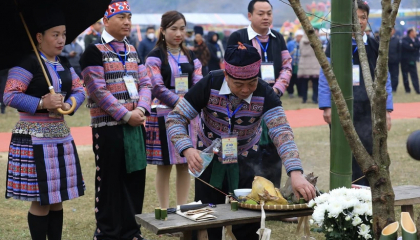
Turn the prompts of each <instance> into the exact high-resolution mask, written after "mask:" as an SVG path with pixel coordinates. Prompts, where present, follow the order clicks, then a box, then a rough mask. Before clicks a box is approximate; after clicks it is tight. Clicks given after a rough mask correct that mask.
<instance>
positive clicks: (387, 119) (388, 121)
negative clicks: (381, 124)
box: [386, 112, 392, 131]
mask: <svg viewBox="0 0 420 240" xmlns="http://www.w3.org/2000/svg"><path fill="white" fill-rule="evenodd" d="M391 125H392V124H391V114H390V112H386V127H387V129H388V131H390V130H391Z"/></svg>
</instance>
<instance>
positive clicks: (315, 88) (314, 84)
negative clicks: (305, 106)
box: [298, 77, 319, 103]
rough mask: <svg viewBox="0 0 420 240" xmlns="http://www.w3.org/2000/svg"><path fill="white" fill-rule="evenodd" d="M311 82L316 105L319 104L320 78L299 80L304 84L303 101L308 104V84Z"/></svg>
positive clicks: (313, 99)
mask: <svg viewBox="0 0 420 240" xmlns="http://www.w3.org/2000/svg"><path fill="white" fill-rule="evenodd" d="M309 80H311V81H312V90H313V95H312V101H313V102H314V103H318V80H319V78H314V77H312V78H299V80H298V81H299V82H300V83H301V84H302V101H303V102H304V103H306V101H307V100H308V82H309Z"/></svg>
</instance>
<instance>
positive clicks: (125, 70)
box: [109, 43, 127, 75]
mask: <svg viewBox="0 0 420 240" xmlns="http://www.w3.org/2000/svg"><path fill="white" fill-rule="evenodd" d="M109 46H111V48H112V50H114V52H115V53H116V54H117V56H118V58H119V59H120V61H121V62H122V64H123V66H124V72H125V75H127V67H126V66H125V62H126V61H127V46H126V44H125V43H124V59H123V58H122V57H121V56H120V54H118V53H117V51H116V50H115V48H114V47H113V46H112V44H111V43H109Z"/></svg>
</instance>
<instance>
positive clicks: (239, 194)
mask: <svg viewBox="0 0 420 240" xmlns="http://www.w3.org/2000/svg"><path fill="white" fill-rule="evenodd" d="M251 190H252V189H251V188H240V189H235V190H233V192H234V193H235V196H237V197H242V196H247V195H248V194H250V193H251Z"/></svg>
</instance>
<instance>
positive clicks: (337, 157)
mask: <svg viewBox="0 0 420 240" xmlns="http://www.w3.org/2000/svg"><path fill="white" fill-rule="evenodd" d="M352 8H353V4H352V0H333V1H332V3H331V20H332V26H331V65H332V68H333V71H334V74H335V76H336V77H337V82H338V85H339V86H340V88H341V91H342V93H343V96H344V99H345V101H346V104H347V107H348V109H349V112H350V114H351V116H353V79H352V42H351V36H352V34H351V32H352V27H351V24H352ZM330 152H331V158H330V189H335V188H339V187H351V174H352V153H351V149H350V146H349V144H348V142H347V139H346V137H345V135H344V131H343V128H342V126H341V124H340V119H339V116H338V113H337V106H336V104H335V103H334V102H333V101H332V108H331V144H330Z"/></svg>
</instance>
